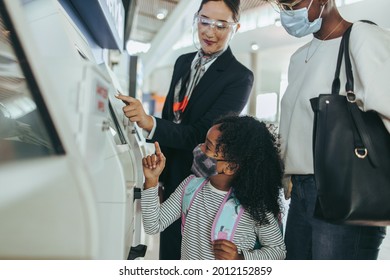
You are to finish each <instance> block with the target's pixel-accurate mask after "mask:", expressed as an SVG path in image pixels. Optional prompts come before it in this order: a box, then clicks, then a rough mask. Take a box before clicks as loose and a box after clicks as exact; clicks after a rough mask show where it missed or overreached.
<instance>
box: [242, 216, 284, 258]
mask: <svg viewBox="0 0 390 280" xmlns="http://www.w3.org/2000/svg"><path fill="white" fill-rule="evenodd" d="M267 218H268V220H269V221H270V223H269V224H268V225H261V226H257V227H256V229H255V230H256V234H257V237H258V239H259V241H260V244H261V248H260V249H254V250H246V251H243V252H242V253H243V254H244V258H245V259H246V260H284V259H285V257H286V245H285V244H284V241H283V235H282V231H281V229H280V227H279V223H278V221H277V219H275V217H274V216H273V215H272V214H271V213H268V214H267Z"/></svg>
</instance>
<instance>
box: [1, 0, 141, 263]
mask: <svg viewBox="0 0 390 280" xmlns="http://www.w3.org/2000/svg"><path fill="white" fill-rule="evenodd" d="M74 2H78V4H80V3H84V4H85V5H88V6H89V7H90V8H91V7H92V6H93V8H91V9H90V10H89V12H91V11H95V13H96V14H95V15H94V16H95V18H94V20H95V22H103V23H104V22H106V25H105V28H107V30H109V33H113V34H115V32H117V33H119V34H120V32H122V33H123V28H121V27H120V24H121V23H120V20H119V21H118V20H117V21H113V19H112V17H111V16H112V15H113V14H115V15H117V16H119V18H120V17H121V16H122V17H124V13H123V6H122V7H121V6H120V5H119V4H120V3H121V1H100V0H99V1H59V2H58V1H56V0H1V1H0V3H1V4H0V5H1V14H0V16H1V34H0V36H1V38H0V224H1V227H0V259H127V258H128V256H129V253H130V252H131V248H139V246H141V247H142V246H143V247H145V246H144V244H140V240H139V238H136V239H137V240H135V238H134V236H140V235H142V233H141V232H140V231H142V230H143V229H142V225H141V224H140V223H141V219H140V218H139V217H140V215H141V214H140V210H139V207H136V206H135V200H136V199H137V198H138V194H139V190H140V189H141V188H142V182H143V178H142V167H141V158H142V156H143V144H144V140H143V139H142V135H141V134H140V133H139V132H138V130H137V127H135V126H134V125H133V124H132V123H131V122H129V121H128V119H127V118H125V117H124V115H123V112H122V111H121V108H122V107H123V104H122V103H121V102H120V101H119V100H117V99H115V97H114V95H115V94H116V93H117V91H118V90H120V91H122V92H125V91H124V90H123V89H122V88H120V85H121V82H120V81H118V80H117V77H116V76H115V74H114V73H113V72H112V71H111V70H110V68H109V65H108V64H109V63H108V60H109V51H108V49H107V48H106V47H110V48H112V47H113V46H116V47H117V48H118V49H121V47H120V46H121V45H122V46H123V36H122V37H121V36H119V35H118V36H116V35H114V36H112V35H113V34H111V36H112V38H111V41H110V39H107V38H106V42H105V43H102V41H101V38H100V39H96V37H94V35H93V33H92V32H91V29H90V27H88V23H86V22H85V21H83V17H80V15H81V14H80V13H81V12H80V11H81V8H80V7H77V5H75V4H74ZM110 3H111V4H110ZM113 3H117V6H115V7H114V6H113V5H114V4H113ZM84 8H85V7H84ZM122 24H123V23H122ZM103 25H104V24H103ZM110 26H115V29H112V28H111V27H110ZM113 30H115V32H114V31H113ZM118 30H119V32H118ZM100 31H101V32H103V31H104V28H103V27H100ZM108 38H110V36H108ZM121 40H122V41H121ZM108 41H110V42H109V43H107V42H108ZM103 42H104V40H103ZM104 44H108V45H104ZM134 194H135V195H134ZM138 251H139V250H138ZM142 251H143V253H144V250H141V254H140V255H136V254H135V255H134V254H133V258H135V257H139V256H142Z"/></svg>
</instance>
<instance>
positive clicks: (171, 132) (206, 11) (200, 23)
mask: <svg viewBox="0 0 390 280" xmlns="http://www.w3.org/2000/svg"><path fill="white" fill-rule="evenodd" d="M239 11H240V1H239V0H203V1H202V2H201V3H200V7H199V10H198V11H197V12H196V13H195V15H194V21H193V24H194V28H193V30H194V31H193V32H194V34H193V35H194V44H195V46H196V47H197V48H198V51H197V52H193V53H188V54H184V55H182V56H180V57H179V58H178V59H177V60H176V63H175V66H174V71H173V75H172V80H171V84H170V87H169V91H168V95H167V98H166V101H165V104H164V108H163V112H162V117H161V118H157V117H152V116H150V115H147V114H146V113H145V111H144V109H143V107H142V103H141V102H140V101H139V100H137V99H134V98H132V97H128V96H122V95H120V96H118V98H119V99H121V100H123V101H125V102H128V104H129V105H127V106H125V107H124V108H123V111H124V113H125V115H126V116H127V117H128V118H129V119H130V120H131V121H132V122H137V124H138V126H139V127H141V128H142V129H144V131H145V132H146V135H147V137H146V138H147V139H148V141H150V142H155V141H158V142H159V143H160V145H161V149H162V152H163V153H164V155H165V157H166V168H165V169H164V172H163V174H162V175H161V176H160V181H161V184H162V186H163V199H164V200H166V199H167V198H168V197H169V196H170V195H171V194H172V193H173V192H174V190H175V188H176V187H177V186H178V185H179V184H180V183H181V182H182V181H183V180H184V178H186V177H187V176H188V175H190V173H191V165H192V161H193V154H192V151H193V149H194V148H195V147H196V146H197V145H198V144H200V143H202V142H203V141H204V139H205V137H206V133H207V131H208V129H209V128H210V127H211V126H212V124H213V122H214V121H215V120H216V119H217V118H218V117H220V116H223V115H226V114H228V113H234V114H236V115H238V114H239V113H240V112H241V111H242V109H243V108H244V106H245V105H246V103H247V101H248V97H249V94H250V92H251V89H252V84H253V73H252V72H251V71H250V70H249V69H247V68H246V67H245V66H243V65H242V64H241V63H240V62H238V61H237V59H236V58H235V57H234V55H233V53H232V51H231V49H230V47H229V43H230V41H231V39H232V37H233V35H234V34H235V33H236V32H237V30H238V29H239V28H240V24H239ZM180 244H181V232H180V221H176V222H175V223H174V224H172V225H171V226H170V227H168V228H167V229H166V230H165V231H164V232H162V233H161V238H160V259H165V260H166V259H168V260H173V259H180Z"/></svg>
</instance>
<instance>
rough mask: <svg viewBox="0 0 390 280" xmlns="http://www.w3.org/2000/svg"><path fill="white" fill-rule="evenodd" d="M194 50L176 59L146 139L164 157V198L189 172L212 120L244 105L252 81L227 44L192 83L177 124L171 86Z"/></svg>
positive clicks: (239, 110)
mask: <svg viewBox="0 0 390 280" xmlns="http://www.w3.org/2000/svg"><path fill="white" fill-rule="evenodd" d="M195 54H196V53H195V52H194V53H188V54H184V55H182V56H180V57H179V58H178V59H177V60H176V63H175V66H174V70H173V75H172V80H171V85H170V87H169V92H168V95H167V98H166V100H165V103H164V107H163V112H162V118H161V119H160V118H156V122H157V127H156V130H155V133H154V135H153V138H152V139H151V140H150V142H154V141H158V142H159V144H160V146H161V148H162V152H163V153H164V155H165V157H166V159H167V162H166V166H165V169H164V172H163V174H162V175H161V177H160V181H161V182H163V185H164V189H165V191H164V198H165V199H166V198H167V197H168V196H169V195H170V194H171V193H172V192H173V191H174V190H175V189H176V187H177V186H178V185H179V184H180V183H181V181H182V180H183V179H184V178H185V177H187V176H188V175H190V174H191V166H192V160H193V156H192V151H193V149H194V148H195V147H196V146H197V145H198V144H199V143H203V142H204V140H205V137H206V134H207V131H208V130H209V128H210V127H211V126H212V124H213V122H214V121H215V120H216V119H217V118H218V117H220V116H223V115H226V114H228V113H234V114H237V115H238V114H239V113H240V112H241V111H242V109H243V108H244V106H245V105H246V103H247V101H248V98H249V95H250V92H251V89H252V85H253V73H252V72H251V71H250V70H249V69H247V68H246V67H245V66H244V65H242V64H241V63H240V62H238V61H237V59H236V58H235V57H234V56H233V54H232V52H231V50H230V48H228V49H227V50H226V51H225V52H224V53H223V54H222V55H221V56H220V57H218V58H217V59H216V60H215V61H214V62H213V63H212V64H211V66H210V67H209V69H208V70H207V71H206V72H205V74H204V75H203V77H202V79H201V80H200V81H199V83H198V85H197V86H196V87H195V89H194V91H193V93H192V95H191V98H190V100H189V102H188V105H187V108H186V109H185V111H184V113H183V114H182V121H181V124H175V123H173V119H174V115H173V109H172V107H173V96H174V88H175V85H176V84H177V82H178V80H179V79H180V78H181V77H182V75H184V74H185V73H187V71H188V70H189V69H190V67H191V63H192V61H193V59H194V57H195Z"/></svg>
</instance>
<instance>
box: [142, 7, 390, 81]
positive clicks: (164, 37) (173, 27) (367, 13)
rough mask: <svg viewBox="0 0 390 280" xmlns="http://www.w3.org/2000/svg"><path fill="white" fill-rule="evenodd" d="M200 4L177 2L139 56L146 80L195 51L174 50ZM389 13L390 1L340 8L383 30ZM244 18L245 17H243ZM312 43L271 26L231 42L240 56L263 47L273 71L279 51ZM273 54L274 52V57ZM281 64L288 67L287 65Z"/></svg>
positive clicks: (350, 17) (388, 23)
mask: <svg viewBox="0 0 390 280" xmlns="http://www.w3.org/2000/svg"><path fill="white" fill-rule="evenodd" d="M138 1H145V0H138ZM148 1H149V0H148ZM150 1H151V0H150ZM160 1H161V0H160ZM160 1H159V2H160ZM249 1H250V2H251V5H252V4H253V3H252V2H253V0H242V3H246V2H249ZM256 1H257V2H256V4H253V5H254V6H256V5H257V6H258V7H257V8H255V9H258V11H259V12H260V10H261V9H269V6H268V5H267V4H266V5H260V6H259V3H260V2H262V1H261V0H256ZM169 2H172V1H169ZM199 3H200V1H194V0H191V1H190V0H181V1H178V4H177V5H176V6H175V9H173V10H172V11H171V14H170V16H169V17H168V18H167V19H166V21H165V22H164V24H163V25H161V28H160V29H159V31H158V32H157V33H156V34H155V35H154V37H153V39H152V41H151V44H152V45H151V48H150V50H149V51H148V52H147V53H146V54H142V55H141V56H140V57H141V59H142V62H143V66H144V67H143V69H144V75H145V77H147V76H148V75H149V74H150V73H151V72H152V71H153V70H154V69H156V68H158V67H163V66H166V65H172V64H173V63H174V61H175V58H177V56H178V55H179V54H180V53H184V52H187V51H189V50H193V48H192V47H189V48H186V49H181V50H176V51H175V50H173V49H172V46H173V45H174V44H175V43H176V42H177V41H178V40H180V38H181V36H182V34H183V33H186V32H188V30H190V28H191V24H192V17H193V14H194V11H196V10H197V9H198V6H199ZM248 7H249V6H248ZM247 11H253V7H251V8H250V9H249V8H248V9H247ZM388 11H390V0H363V1H361V2H358V3H354V4H350V5H347V6H343V7H340V13H341V14H342V15H343V16H344V17H345V18H346V19H347V20H350V21H355V20H359V19H369V20H372V21H374V22H376V23H377V24H378V25H380V26H383V27H385V28H389V29H390V17H389V15H388ZM243 16H244V13H243V15H242V17H243ZM242 25H243V24H242ZM309 39H310V36H307V38H304V39H297V38H293V37H292V36H289V35H288V34H287V33H286V32H285V31H284V29H283V28H282V27H277V26H275V25H269V26H265V27H261V28H256V29H254V30H250V31H247V32H243V33H238V34H236V36H235V38H234V39H233V41H232V42H231V47H232V49H233V52H234V53H235V54H237V55H239V54H242V53H246V54H247V53H249V52H250V51H251V50H250V45H251V43H253V42H256V43H258V44H259V46H260V49H259V50H258V52H267V56H266V57H265V58H264V59H265V60H264V61H263V63H269V66H270V67H279V66H278V62H277V61H276V60H275V57H278V56H280V50H279V49H280V48H283V49H287V50H288V49H289V48H291V50H294V49H296V46H297V45H301V44H303V43H305V42H306V41H307V40H309ZM273 50H275V53H274V54H273ZM267 60H269V61H267ZM279 63H283V64H285V62H284V61H281V62H279Z"/></svg>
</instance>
